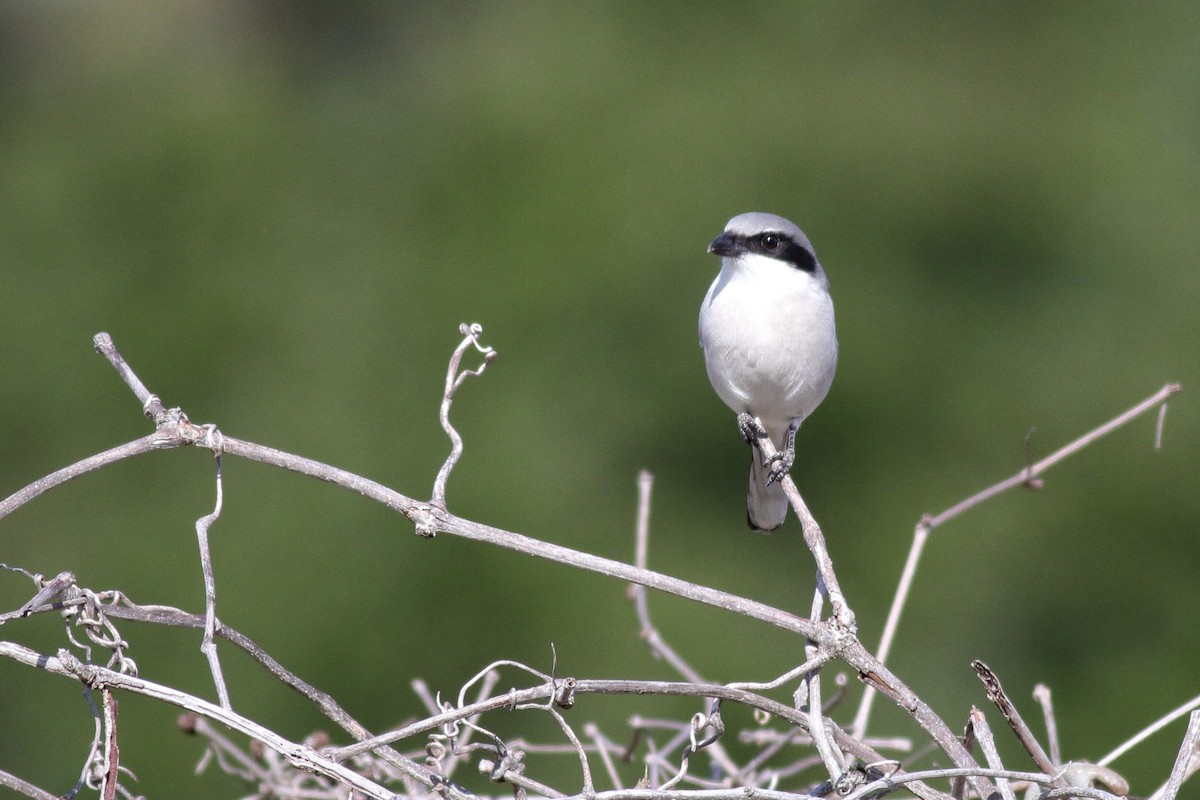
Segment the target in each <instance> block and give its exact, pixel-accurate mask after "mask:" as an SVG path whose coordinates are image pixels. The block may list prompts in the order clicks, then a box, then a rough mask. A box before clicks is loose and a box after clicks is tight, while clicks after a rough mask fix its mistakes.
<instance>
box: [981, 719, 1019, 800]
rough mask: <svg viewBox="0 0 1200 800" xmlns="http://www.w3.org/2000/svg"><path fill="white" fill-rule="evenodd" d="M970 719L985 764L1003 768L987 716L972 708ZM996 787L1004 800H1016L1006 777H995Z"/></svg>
mask: <svg viewBox="0 0 1200 800" xmlns="http://www.w3.org/2000/svg"><path fill="white" fill-rule="evenodd" d="M970 719H971V731H972V734H973V735H974V738H975V741H976V742H978V743H979V749H980V750H982V751H983V757H984V760H985V761H986V762H987V765H988V766H989V767H991V768H992V769H997V770H999V769H1004V762H1002V761H1001V760H1000V752H999V751H998V750H997V749H996V737H995V736H994V735H993V734H992V727H991V726H990V725H988V721H987V717H985V716H984V715H983V712H982V711H980V710H979V709H978V708H972V709H971V714H970ZM996 789H997V790H998V791H999V792H1000V796H1001V797H1003V798H1004V800H1016V795H1015V794H1013V790H1012V786H1011V785H1009V782H1008V779H1007V778H997V779H996Z"/></svg>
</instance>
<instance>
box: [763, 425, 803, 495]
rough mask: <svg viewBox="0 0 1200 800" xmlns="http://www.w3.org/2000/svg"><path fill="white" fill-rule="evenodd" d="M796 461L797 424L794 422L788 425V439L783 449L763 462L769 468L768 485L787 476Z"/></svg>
mask: <svg viewBox="0 0 1200 800" xmlns="http://www.w3.org/2000/svg"><path fill="white" fill-rule="evenodd" d="M795 463H796V425H795V423H793V424H792V425H790V426H788V432H787V440H786V442H785V443H784V447H783V449H782V450H780V451H779V452H778V453H776V454H775V455H773V456H771V457H770V458H768V459H767V460H766V461H764V462H763V466H764V467H766V468H767V486H770V485H771V484H772V483H778V482H779V481H781V480H783V479H784V478H785V477H787V474H788V472H790V471H791V469H792V464H795Z"/></svg>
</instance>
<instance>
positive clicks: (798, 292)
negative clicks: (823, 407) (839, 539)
mask: <svg viewBox="0 0 1200 800" xmlns="http://www.w3.org/2000/svg"><path fill="white" fill-rule="evenodd" d="M708 252H710V253H715V254H716V255H719V256H721V272H720V273H719V274H718V275H717V279H716V280H715V281H713V284H712V286H710V287H709V289H708V294H707V295H705V297H704V305H702V306H701V307H700V346H701V347H702V348H703V349H704V364H705V366H706V367H707V368H708V380H709V381H710V382H711V383H712V385H713V388H714V389H716V391H717V395H718V396H720V398H721V399H722V400H723V401H725V405H727V406H729V407H730V408H732V409H733V410H734V411H735V412H737V415H738V427H739V428H740V429H741V431H742V435H743V436H744V437H745V438H746V440H747V441H749V442H753V440H754V439H755V438H756V436H757V435H759V433H760V431H765V433H766V435H768V436H770V437H771V441H772V442H773V443H774V444H775V447H776V449H778V451H779V454H778V455H777V456H776V457H775V458H774V459H772V460H771V461H770V462H769V463H764V462H763V461H762V459H761V458H760V457H759V456H758V454H757V452H756V451H755V449H754V447H753V444H752V445H751V450H750V454H751V459H750V487H749V490H748V492H747V495H746V519H747V520H748V521H749V523H750V527H751V528H752V529H753V530H757V531H763V532H764V533H765V532H768V531H773V530H775V529H776V528H778V527H779V526H780V525H782V524H783V520H784V517H786V516H787V509H788V501H787V496H786V495H785V494H784V492H783V487H782V486H780V485H779V481H780V480H782V479H783V476H784V475H786V474H787V472H788V470H789V469H791V466H792V462H793V461H794V460H795V457H796V449H795V445H796V428H797V427H799V425H800V423H801V422H802V421H803V420H804V418H805V417H807V416H808V415H809V414H811V413H812V412H813V410H814V409H816V407H817V406H818V405H819V404H820V403H821V401H822V400H824V399H825V394H826V393H827V392H828V391H829V385H830V384H831V383H832V382H833V373H834V370H835V369H836V368H837V351H838V347H837V335H836V334H835V333H834V327H833V300H832V299H830V297H829V279H828V278H826V277H825V271H824V270H823V269H821V263H820V262H819V261H817V256H816V254H815V253H814V252H813V248H812V245H811V244H809V241H808V237H807V236H805V235H804V232H803V231H801V230H800V229H799V228H797V227H796V226H795V225H794V224H792V223H791V222H789V221H787V220H786V219H784V218H783V217H777V216H775V215H774V214H761V213H751V214H740V215H739V216H736V217H734V218H733V219H731V220H729V224H728V225H726V226H725V232H724V233H722V234H721V235H720V236H718V237H717V238H715V239H713V240H712V244H710V245H709V246H708ZM760 424H761V427H760Z"/></svg>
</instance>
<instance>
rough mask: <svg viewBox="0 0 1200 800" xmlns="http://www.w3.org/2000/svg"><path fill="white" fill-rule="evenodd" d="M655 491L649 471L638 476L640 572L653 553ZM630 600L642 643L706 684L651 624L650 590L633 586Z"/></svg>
mask: <svg viewBox="0 0 1200 800" xmlns="http://www.w3.org/2000/svg"><path fill="white" fill-rule="evenodd" d="M653 488H654V476H653V475H652V474H650V472H648V471H647V470H642V471H641V472H639V473H638V506H637V524H636V527H635V532H634V564H635V565H636V566H637V567H638V568H639V569H646V567H647V564H648V562H649V552H650V492H651V490H652V489H653ZM629 596H630V598H631V599H632V600H633V607H634V611H635V612H636V614H637V618H638V625H640V626H641V636H642V640H643V641H645V642H646V645H647V646H648V647H649V648H650V652H651V653H652V654H654V656H655V657H656V658H661V659H662V660H663V661H666V662H667V663H668V664H670V665H671V667H672V668H673V669H674V670H675V671H676V672H678V673H679V674H680V676H682V677H683V678H684V679H685V680H689V681H692V682H693V683H705V682H706V681H705V680H704V678H703V677H702V676H701V675H700V673H699V672H697V671H696V670H695V669H694V668H693V667H692V665H691V664H689V663H688V662H687V661H686V660H685V659H684V658H683V656H681V655H679V653H678V652H676V651H675V648H673V647H671V645H669V644H668V643H667V641H666V639H664V638H663V637H662V634H661V633H660V632H659V630H658V628H657V627H656V626H655V625H654V623H653V622H652V621H651V620H650V605H649V602H648V601H647V599H646V587H645V586H642V585H640V584H637V583H633V584H630V586H629Z"/></svg>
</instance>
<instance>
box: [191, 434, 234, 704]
mask: <svg viewBox="0 0 1200 800" xmlns="http://www.w3.org/2000/svg"><path fill="white" fill-rule="evenodd" d="M212 430H213V431H215V430H216V428H215V427H214V428H212ZM218 435H219V434H218ZM213 456H214V458H213V460H214V461H215V462H216V466H217V499H216V502H215V504H214V506H213V510H212V513H210V514H205V515H204V516H203V517H200V519H198V520H196V540H197V541H198V543H199V545H200V571H201V573H202V574H203V577H204V639H203V641H202V642H201V643H200V652H202V653H203V654H204V657H205V658H206V659H207V660H208V668H209V671H210V672H212V677H213V684H215V686H216V688H217V698H218V700H219V701H220V703H221V708H223V709H225V710H226V711H229V710H232V708H233V707H232V706H231V705H230V703H229V689H228V688H226V686H225V677H224V676H223V675H222V674H221V660H220V658H219V657H218V655H217V644H216V642H215V641H214V640H213V638H214V636H215V635H216V629H217V583H216V580H215V579H214V577H213V568H212V555H211V554H210V553H209V549H208V531H209V528H211V527H212V524H213V523H214V522H216V521H217V518H218V517H220V516H221V505H222V500H223V498H224V494H225V492H224V482H223V481H222V480H221V453H220V450H219V449H216V450H214V452H213Z"/></svg>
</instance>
